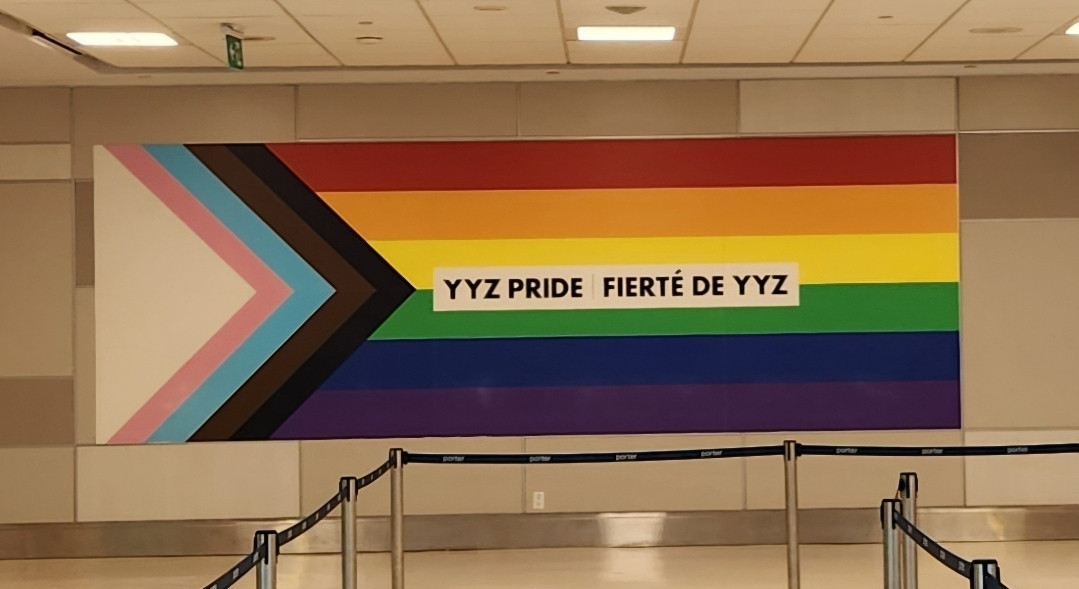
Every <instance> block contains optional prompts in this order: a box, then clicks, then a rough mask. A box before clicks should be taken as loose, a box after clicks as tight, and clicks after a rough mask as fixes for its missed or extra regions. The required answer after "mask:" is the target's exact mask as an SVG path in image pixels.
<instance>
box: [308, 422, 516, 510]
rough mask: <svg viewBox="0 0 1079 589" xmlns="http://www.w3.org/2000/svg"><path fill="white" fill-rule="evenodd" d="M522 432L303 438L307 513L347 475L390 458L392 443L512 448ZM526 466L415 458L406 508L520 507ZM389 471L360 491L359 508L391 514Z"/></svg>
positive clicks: (415, 447)
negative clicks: (470, 435)
mask: <svg viewBox="0 0 1079 589" xmlns="http://www.w3.org/2000/svg"><path fill="white" fill-rule="evenodd" d="M522 445H523V444H522V441H521V439H520V438H424V439H396V440H395V439H387V440H325V441H305V442H301V443H300V448H301V457H302V462H301V464H302V471H301V473H302V474H301V480H302V485H303V510H304V513H307V512H309V511H312V510H314V509H316V508H318V506H319V505H321V504H322V503H323V501H325V500H326V499H327V498H328V497H329V496H330V495H332V494H333V493H334V491H335V490H336V489H337V485H338V479H340V478H341V477H342V476H345V475H353V476H363V475H365V474H367V473H368V472H371V471H372V470H374V469H375V468H377V467H378V466H379V465H380V464H382V463H383V462H385V461H386V459H387V457H388V455H389V451H390V449H391V448H404V449H405V450H408V451H410V452H446V453H462V454H464V453H493V454H499V453H513V452H520V451H521V449H522ZM523 476H524V468H523V467H521V466H518V465H498V466H483V465H479V466H476V465H460V464H450V465H439V464H414V465H411V466H408V467H407V468H406V469H405V513H408V514H410V515H421V514H455V513H520V512H521V497H522V493H523V485H524V481H523ZM389 509H390V476H389V474H386V475H385V476H383V477H382V478H381V479H379V480H378V482H376V483H375V484H373V485H371V486H370V487H367V488H366V489H364V490H363V491H362V492H361V493H360V501H359V503H358V504H357V512H358V513H360V514H361V515H387V514H389Z"/></svg>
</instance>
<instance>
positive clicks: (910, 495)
mask: <svg viewBox="0 0 1079 589" xmlns="http://www.w3.org/2000/svg"><path fill="white" fill-rule="evenodd" d="M899 501H900V503H902V504H903V509H902V513H903V517H905V518H907V521H909V522H910V523H911V524H913V525H915V526H917V525H918V474H917V473H913V472H904V473H902V474H900V475H899ZM900 553H901V554H902V556H903V589H918V546H917V545H915V544H914V540H913V539H911V537H910V536H907V535H906V534H903V542H902V544H901V548H900Z"/></svg>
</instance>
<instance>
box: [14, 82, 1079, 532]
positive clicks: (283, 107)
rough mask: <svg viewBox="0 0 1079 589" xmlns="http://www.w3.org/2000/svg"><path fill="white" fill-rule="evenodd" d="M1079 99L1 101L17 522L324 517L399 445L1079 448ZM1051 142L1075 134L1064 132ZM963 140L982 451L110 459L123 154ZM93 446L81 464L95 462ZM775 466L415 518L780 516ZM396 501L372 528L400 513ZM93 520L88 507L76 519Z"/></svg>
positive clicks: (848, 481)
mask: <svg viewBox="0 0 1079 589" xmlns="http://www.w3.org/2000/svg"><path fill="white" fill-rule="evenodd" d="M1077 105H1079V78H1074V77H1052V76H1046V77H1038V78H1024V77H1017V78H965V79H962V80H958V81H957V80H954V79H943V78H941V79H909V80H902V79H877V80H790V81H751V82H750V81H747V82H740V83H739V82H732V81H699V82H618V83H602V82H595V83H550V84H474V85H398V86H379V85H370V86H364V85H351V86H304V87H292V86H268V87H258V86H245V87H212V88H208V87H183V88H169V87H155V88H77V89H74V90H71V89H62V88H41V89H0V277H3V280H0V497H3V500H2V501H0V523H12V522H43V521H72V520H75V519H78V520H80V521H102V520H135V519H150V520H153V519H185V518H251V517H286V516H295V515H299V514H300V513H301V512H306V511H309V510H311V509H313V508H314V507H315V506H317V505H318V504H320V503H321V502H322V501H323V500H324V499H325V498H326V497H327V496H329V495H330V494H332V493H333V491H334V489H335V488H336V480H337V478H338V477H339V476H340V475H342V474H345V473H350V474H362V473H364V472H366V471H368V470H370V469H371V468H373V467H374V466H375V465H376V464H377V463H379V462H380V461H381V460H383V459H384V457H385V454H386V451H387V449H388V448H390V447H392V446H394V445H400V446H404V447H406V448H409V449H413V450H418V451H423V450H429V451H435V450H438V451H448V452H519V451H526V450H527V451H536V452H557V451H571V450H614V449H627V450H643V449H654V448H676V447H701V446H738V445H756V444H762V443H773V442H776V441H778V440H781V439H783V438H787V437H797V438H799V439H800V440H802V441H803V442H807V443H813V442H817V443H840V444H914V445H918V444H934V445H941V444H963V443H966V444H982V443H993V444H996V443H1009V444H1010V443H1026V442H1039V441H1063V440H1068V441H1075V440H1079V400H1077V399H1079V395H1076V394H1075V392H1074V391H1075V385H1074V383H1075V382H1077V380H1079V379H1077V378H1076V377H1077V376H1079V374H1073V373H1072V372H1073V367H1074V366H1075V365H1076V363H1075V362H1074V361H1073V360H1072V359H1071V357H1070V354H1071V350H1075V349H1079V306H1077V305H1075V304H1074V302H1073V301H1074V296H1073V295H1072V293H1073V292H1075V290H1076V287H1079V278H1077V277H1079V205H1077V204H1076V203H1079V198H1076V197H1075V188H1074V187H1075V186H1076V185H1077V182H1076V180H1079V177H1077V175H1079V172H1077V170H1079V166H1075V164H1074V157H1075V153H1077V152H1079V106H1077ZM1047 131H1052V132H1047ZM896 132H934V133H954V132H959V133H960V134H961V135H960V161H959V165H960V177H961V180H960V193H961V216H962V229H961V231H962V236H961V239H962V264H963V283H962V290H963V307H962V313H963V354H964V355H963V377H964V393H963V394H964V421H965V426H966V427H965V429H964V430H963V431H950V432H836V433H824V432H821V433H802V434H798V435H797V436H794V435H784V434H750V435H719V436H711V435H701V436H635V437H611V438H597V437H593V438H574V437H556V438H527V439H526V438H475V439H428V440H350V441H324V442H323V441H312V442H299V443H280V442H274V443H236V444H191V445H184V446H143V447H103V446H93V440H94V439H95V432H94V427H95V426H94V423H95V418H94V417H95V414H94V411H95V408H94V398H95V394H94V388H95V381H96V378H95V374H94V365H95V360H94V358H95V354H94V340H95V333H94V312H95V305H94V274H95V268H94V256H93V252H94V247H95V246H94V235H93V227H94V222H93V208H94V206H93V204H94V203H93V190H92V153H91V148H92V146H93V145H94V144H99V143H107V142H245V141H246V142H263V141H296V140H347V139H371V138H423V137H430V138H452V137H460V138H473V137H551V136H572V137H583V136H602V137H610V136H669V135H737V134H787V133H790V134H805V133H896ZM76 446H77V449H76ZM1076 467H1079V458H1072V457H1056V458H1043V457H1008V458H977V459H975V458H972V459H968V460H963V459H954V458H953V459H940V458H932V459H924V460H903V459H889V458H879V459H872V458H840V457H816V458H811V459H810V458H807V459H805V460H804V461H803V462H802V480H803V484H802V487H801V495H802V497H801V498H802V502H803V505H805V506H807V507H810V508H815V507H864V506H872V505H876V504H877V503H878V502H879V500H880V499H881V498H882V497H883V496H885V495H889V494H890V493H892V492H893V490H894V484H895V478H896V475H897V474H898V473H899V472H900V471H903V470H917V471H919V472H920V473H921V474H922V477H923V486H922V489H923V501H924V503H925V504H929V505H964V504H966V505H1017V504H1046V503H1079V494H1076V492H1075V490H1074V489H1075V488H1076V485H1075V484H1074V483H1075V482H1076V479H1075V475H1074V474H1073V473H1074V472H1077V471H1076ZM781 483H782V476H781V469H780V462H779V461H778V459H773V458H754V459H745V460H742V459H735V460H732V459H726V460H717V461H711V462H707V463H679V464H631V465H606V466H594V467H588V466H544V465H532V466H528V467H523V466H521V467H515V466H507V467H489V466H488V467H485V466H457V467H455V466H412V467H409V474H408V478H407V484H406V488H407V505H408V509H409V512H410V513H475V512H493V513H523V512H531V511H533V509H532V499H533V494H534V493H537V492H542V493H544V496H545V503H546V505H545V510H547V511H609V510H649V511H653V510H669V509H747V508H748V509H763V508H775V507H778V506H779V505H780V501H781V498H782V486H781ZM385 487H386V485H385V481H382V482H380V483H378V484H377V485H376V486H375V487H373V488H372V489H369V490H368V492H366V493H365V494H364V496H363V497H361V511H362V512H363V513H368V514H379V513H385V511H386V503H387V502H386V492H387V490H386V488H385ZM76 506H77V508H76Z"/></svg>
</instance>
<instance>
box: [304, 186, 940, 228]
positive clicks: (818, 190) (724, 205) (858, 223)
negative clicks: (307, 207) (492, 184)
mask: <svg viewBox="0 0 1079 589" xmlns="http://www.w3.org/2000/svg"><path fill="white" fill-rule="evenodd" d="M321 196H322V198H323V199H324V200H325V201H326V202H327V203H328V204H329V205H330V207H331V208H333V209H334V210H335V211H336V212H337V213H338V214H339V215H341V217H342V218H343V219H344V220H345V221H346V222H347V223H348V224H349V225H351V226H352V228H353V229H355V230H356V231H357V232H359V234H360V235H362V236H363V237H364V238H365V239H369V240H377V241H394V240H438V239H551V238H555V239H557V238H587V237H710V236H717V237H718V236H739V235H843V234H871V233H954V232H956V231H958V223H959V219H958V215H959V210H958V209H959V201H958V193H957V190H956V185H954V184H928V185H898V186H896V185H893V186H802V187H783V188H779V187H777V188H648V189H602V190H594V189H590V190H492V191H454V192H331V193H323V194H321Z"/></svg>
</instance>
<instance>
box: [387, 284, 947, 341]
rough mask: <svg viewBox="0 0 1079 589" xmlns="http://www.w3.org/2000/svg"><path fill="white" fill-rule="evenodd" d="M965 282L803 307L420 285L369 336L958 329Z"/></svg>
mask: <svg viewBox="0 0 1079 589" xmlns="http://www.w3.org/2000/svg"><path fill="white" fill-rule="evenodd" d="M958 329H959V284H958V283H955V282H943V283H924V282H922V283H901V284H816V285H804V286H802V287H801V305H800V306H798V307H751V308H733V307H727V308H719V309H714V308H713V309H588V310H579V311H446V312H441V313H435V312H434V311H432V302H431V291H429V290H420V291H416V292H415V293H414V294H413V295H412V296H411V297H409V299H408V300H407V301H405V304H404V305H402V306H401V308H399V309H398V310H397V311H395V312H394V314H393V315H391V316H390V318H389V319H387V320H386V322H385V323H383V324H382V326H381V327H379V328H378V330H377V331H376V332H375V333H374V335H372V336H371V339H380V340H387V339H436V338H438V339H447V338H479V337H545V336H546V337H559V336H562V337H564V336H587V335H721V334H742V333H829V332H867V331H956V330H958Z"/></svg>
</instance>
